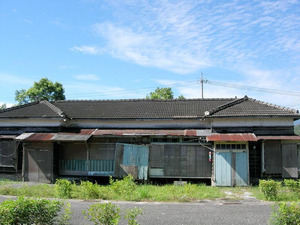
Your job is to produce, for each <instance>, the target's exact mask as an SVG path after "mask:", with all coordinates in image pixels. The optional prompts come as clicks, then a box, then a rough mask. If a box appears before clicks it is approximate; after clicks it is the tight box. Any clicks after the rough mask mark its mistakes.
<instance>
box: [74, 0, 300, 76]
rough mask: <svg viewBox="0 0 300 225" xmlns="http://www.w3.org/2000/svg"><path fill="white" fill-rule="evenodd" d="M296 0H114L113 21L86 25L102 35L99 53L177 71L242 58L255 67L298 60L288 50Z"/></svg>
mask: <svg viewBox="0 0 300 225" xmlns="http://www.w3.org/2000/svg"><path fill="white" fill-rule="evenodd" d="M297 6H299V5H298V2H297V1H286V0H285V1H275V2H273V1H272V2H270V1H249V2H242V3H241V2H239V1H234V2H225V3H224V2H222V1H193V0H185V1H176V0H175V1H117V2H113V3H111V7H112V8H113V10H114V12H115V13H114V17H115V19H116V21H118V23H116V22H113V21H109V22H104V23H103V22H101V23H97V24H94V25H93V26H92V28H93V30H94V31H95V32H96V34H97V35H99V36H100V37H102V38H103V40H104V42H103V43H101V46H104V47H103V49H102V50H103V52H102V53H109V54H111V55H112V56H113V57H116V58H119V59H122V60H126V61H129V62H133V63H136V64H139V65H144V66H151V67H157V68H161V69H164V70H168V71H172V72H175V73H179V74H187V73H193V72H196V71H198V70H200V69H202V68H205V67H210V66H219V67H228V66H230V65H238V64H241V63H242V64H246V63H248V62H255V63H256V64H257V65H256V67H258V68H260V67H261V65H262V64H263V63H262V62H263V61H267V60H270V61H272V58H274V57H276V56H277V60H278V63H277V64H273V65H272V64H269V65H271V67H279V66H281V67H290V66H287V64H286V63H285V62H286V61H290V62H294V64H295V65H296V62H297V61H299V57H298V56H297V54H293V53H290V52H288V51H293V52H297V51H300V44H299V38H300V32H299V26H298V24H299V23H300V16H299V15H300V14H299V12H297ZM298 8H299V7H298ZM291 12H292V13H291ZM77 50H79V51H82V52H89V51H88V50H87V51H85V50H82V49H77ZM91 52H92V53H91ZM98 53H99V54H101V53H100V52H99V50H95V47H93V49H92V50H91V51H90V54H98ZM283 54H284V57H282V58H281V59H280V58H279V57H278V56H283ZM295 55H296V56H295Z"/></svg>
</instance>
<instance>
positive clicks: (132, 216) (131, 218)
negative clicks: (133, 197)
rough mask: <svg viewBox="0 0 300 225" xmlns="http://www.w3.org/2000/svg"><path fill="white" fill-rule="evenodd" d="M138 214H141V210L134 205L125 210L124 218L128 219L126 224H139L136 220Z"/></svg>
mask: <svg viewBox="0 0 300 225" xmlns="http://www.w3.org/2000/svg"><path fill="white" fill-rule="evenodd" d="M138 215H143V212H142V210H141V209H139V208H136V207H135V208H134V209H128V210H126V212H125V216H124V218H125V219H127V220H128V225H139V223H138V222H137V220H136V217H137V216H138Z"/></svg>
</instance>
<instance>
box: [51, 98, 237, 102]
mask: <svg viewBox="0 0 300 225" xmlns="http://www.w3.org/2000/svg"><path fill="white" fill-rule="evenodd" d="M234 99H235V98H204V99H202V98H188V99H146V98H141V99H100V100H89V99H86V100H58V101H55V103H63V102H135V101H150V102H166V101H170V102H172V101H174V102H175V101H198V100H201V101H211V100H234Z"/></svg>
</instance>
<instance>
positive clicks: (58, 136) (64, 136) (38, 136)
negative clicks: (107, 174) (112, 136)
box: [16, 129, 95, 142]
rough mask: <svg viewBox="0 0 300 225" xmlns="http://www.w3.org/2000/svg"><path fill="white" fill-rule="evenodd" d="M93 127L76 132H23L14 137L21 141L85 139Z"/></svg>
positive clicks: (92, 131)
mask: <svg viewBox="0 0 300 225" xmlns="http://www.w3.org/2000/svg"><path fill="white" fill-rule="evenodd" d="M94 132H95V129H82V130H80V132H78V133H67V132H59V133H23V134H21V135H19V136H18V137H16V139H17V140H22V141H62V142H63V141H87V140H88V139H89V138H90V137H91V135H92V134H93V133H94Z"/></svg>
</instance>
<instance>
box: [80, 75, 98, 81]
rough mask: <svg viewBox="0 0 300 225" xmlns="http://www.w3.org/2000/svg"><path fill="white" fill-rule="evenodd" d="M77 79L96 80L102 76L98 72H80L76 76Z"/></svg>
mask: <svg viewBox="0 0 300 225" xmlns="http://www.w3.org/2000/svg"><path fill="white" fill-rule="evenodd" d="M75 79H77V80H86V81H96V80H100V78H99V77H98V76H97V75H96V74H79V75H76V76H75Z"/></svg>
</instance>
